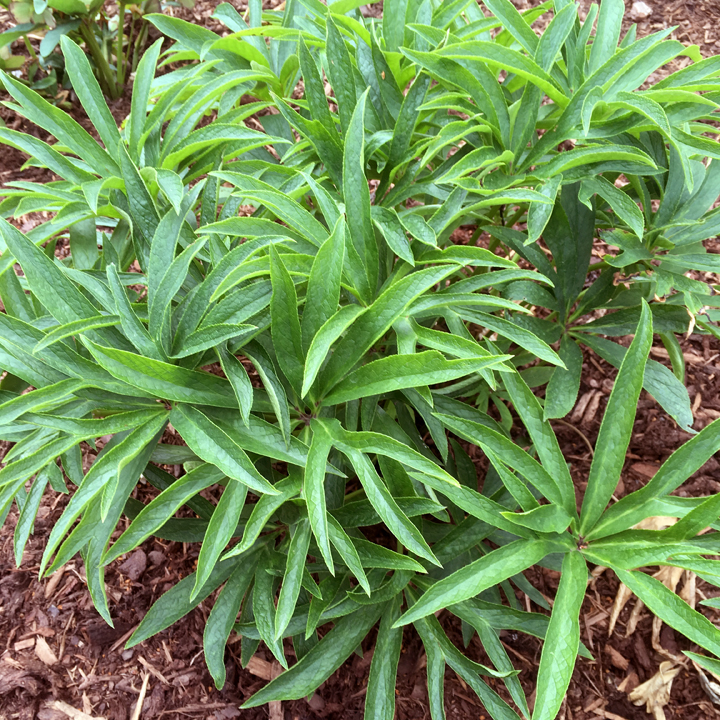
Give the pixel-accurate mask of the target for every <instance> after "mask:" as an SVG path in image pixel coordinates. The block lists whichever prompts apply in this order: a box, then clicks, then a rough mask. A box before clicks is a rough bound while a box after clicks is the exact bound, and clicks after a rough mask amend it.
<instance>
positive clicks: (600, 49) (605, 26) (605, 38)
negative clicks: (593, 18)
mask: <svg viewBox="0 0 720 720" xmlns="http://www.w3.org/2000/svg"><path fill="white" fill-rule="evenodd" d="M624 14H625V3H624V2H623V0H603V1H602V3H600V12H599V14H598V20H597V30H596V31H595V40H594V41H593V44H592V46H591V48H590V59H589V61H588V69H587V75H588V77H589V76H590V75H592V74H593V73H594V72H595V71H596V70H598V69H599V68H601V67H602V66H603V65H604V64H605V63H606V62H607V61H608V60H609V59H610V58H611V57H612V56H613V55H614V54H615V51H616V49H617V44H618V40H619V39H620V29H621V25H622V19H623V15H624Z"/></svg>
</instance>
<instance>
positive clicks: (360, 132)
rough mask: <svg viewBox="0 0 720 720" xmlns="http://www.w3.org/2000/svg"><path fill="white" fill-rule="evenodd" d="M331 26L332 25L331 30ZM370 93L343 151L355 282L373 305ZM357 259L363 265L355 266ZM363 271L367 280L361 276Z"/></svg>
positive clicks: (359, 106)
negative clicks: (366, 120)
mask: <svg viewBox="0 0 720 720" xmlns="http://www.w3.org/2000/svg"><path fill="white" fill-rule="evenodd" d="M329 27H330V24H328V28H329ZM367 92H368V91H366V92H365V93H364V94H363V95H362V97H361V98H360V99H359V101H358V103H357V105H356V106H355V109H354V111H353V114H352V117H351V119H350V124H349V125H348V130H347V133H346V134H345V147H344V151H343V188H342V190H343V198H344V200H345V213H346V215H347V227H348V235H349V240H350V243H351V244H352V247H353V248H354V251H355V252H354V253H353V252H351V248H350V246H348V253H349V254H348V259H349V260H350V261H351V265H350V267H352V268H353V271H354V272H353V281H354V282H355V283H356V287H357V290H358V292H359V293H360V298H361V300H362V301H363V302H364V304H366V305H367V304H369V303H370V302H371V300H372V298H373V297H374V295H375V290H376V288H377V283H378V271H379V269H378V248H377V242H376V241H375V231H374V230H373V224H372V217H371V214H370V189H369V187H368V183H367V179H366V177H365V155H364V147H365V124H364V115H365V103H366V101H367ZM353 257H357V258H358V259H359V261H360V264H359V265H355V264H354V263H353V262H352V258H353ZM361 268H362V272H363V276H362V277H359V276H358V274H357V273H358V271H359V270H360V269H361Z"/></svg>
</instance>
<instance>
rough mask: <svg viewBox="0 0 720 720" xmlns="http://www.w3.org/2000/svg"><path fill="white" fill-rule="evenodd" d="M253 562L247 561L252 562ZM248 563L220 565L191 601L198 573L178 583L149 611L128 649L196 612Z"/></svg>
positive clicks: (222, 563)
mask: <svg viewBox="0 0 720 720" xmlns="http://www.w3.org/2000/svg"><path fill="white" fill-rule="evenodd" d="M249 559H250V558H249V557H248V558H246V560H249ZM244 564H245V563H244V562H243V560H241V559H240V558H238V559H233V560H225V561H224V562H219V563H218V564H217V565H216V566H215V569H214V570H213V572H212V575H210V578H209V579H208V581H207V582H206V583H205V586H204V587H203V589H202V591H201V592H200V593H199V594H198V595H196V596H195V599H194V600H190V592H191V591H192V589H193V587H194V585H195V573H191V574H190V575H188V576H187V577H185V578H183V579H182V580H181V581H180V582H179V583H177V584H176V585H174V586H173V587H172V588H170V590H168V591H167V592H166V593H165V594H164V595H163V596H162V597H161V598H160V599H159V600H157V601H156V602H155V604H154V605H153V606H152V607H151V608H150V610H148V612H147V613H146V615H145V617H144V618H143V620H142V622H141V623H140V625H139V626H138V628H137V630H135V632H134V633H133V634H132V635H131V637H130V639H129V640H128V641H127V644H126V646H125V647H127V648H131V647H134V646H135V645H138V644H139V643H141V642H143V640H147V639H148V638H149V637H152V636H153V635H156V634H157V633H159V632H161V631H163V630H165V628H167V627H170V625H172V624H173V623H175V622H177V621H178V620H179V619H180V618H181V617H184V616H185V615H187V614H188V613H189V612H190V611H191V610H192V609H193V608H196V607H197V606H198V605H199V604H200V603H201V602H202V601H203V600H205V598H207V597H208V596H209V595H210V594H211V593H212V592H214V591H215V590H216V589H217V588H218V587H219V586H220V585H222V583H223V582H225V580H227V578H228V577H230V575H231V573H232V572H233V571H234V570H235V569H236V568H237V567H238V566H242V565H244Z"/></svg>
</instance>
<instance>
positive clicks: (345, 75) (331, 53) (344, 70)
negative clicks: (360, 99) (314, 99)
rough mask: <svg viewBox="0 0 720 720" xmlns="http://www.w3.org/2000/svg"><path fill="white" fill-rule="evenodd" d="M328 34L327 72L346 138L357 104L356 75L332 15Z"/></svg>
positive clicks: (328, 23)
mask: <svg viewBox="0 0 720 720" xmlns="http://www.w3.org/2000/svg"><path fill="white" fill-rule="evenodd" d="M326 33H327V35H326V39H325V43H326V45H325V53H326V56H327V65H326V66H325V72H326V73H327V76H328V80H329V81H330V85H331V86H332V88H333V91H334V93H335V97H336V98H337V106H338V115H339V116H340V125H341V127H342V133H343V136H344V135H346V134H347V131H348V128H349V127H350V120H351V118H352V115H353V111H354V110H355V103H356V102H357V95H356V89H355V74H354V72H353V65H352V61H351V59H350V53H349V52H348V50H347V47H346V46H345V40H344V39H343V36H342V34H341V33H340V31H339V30H338V28H337V25H336V24H335V21H334V20H333V18H332V16H331V15H328V18H327V27H326Z"/></svg>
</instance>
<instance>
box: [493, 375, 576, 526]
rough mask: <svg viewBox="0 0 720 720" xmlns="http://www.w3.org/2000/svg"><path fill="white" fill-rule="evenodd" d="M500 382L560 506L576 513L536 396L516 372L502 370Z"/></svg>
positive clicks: (566, 472)
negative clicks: (550, 479) (557, 492)
mask: <svg viewBox="0 0 720 720" xmlns="http://www.w3.org/2000/svg"><path fill="white" fill-rule="evenodd" d="M503 382H504V383H505V388H506V389H507V391H508V393H509V394H510V398H511V399H512V402H513V405H514V406H515V409H516V411H517V413H518V415H519V416H520V419H521V420H522V421H523V423H524V425H525V427H526V428H527V429H528V432H529V433H530V437H531V438H532V441H533V444H534V446H535V450H536V452H537V454H538V458H539V459H540V462H542V464H543V467H544V468H545V469H546V470H547V471H548V472H549V473H550V475H551V476H552V477H553V478H554V479H555V483H556V484H557V486H558V488H559V489H560V494H561V495H562V497H563V499H564V503H563V507H564V508H565V510H566V511H567V513H568V514H569V516H570V517H573V516H576V514H577V511H576V508H575V486H574V484H573V481H572V478H571V477H570V471H569V470H568V466H567V462H566V461H565V458H564V457H563V454H562V451H561V450H560V445H559V444H558V441H557V438H556V437H555V433H554V432H553V430H552V428H551V427H550V423H548V422H547V421H546V420H544V419H543V409H542V407H541V406H540V403H539V402H538V399H537V398H536V397H535V395H533V393H532V391H531V390H530V388H529V387H528V386H527V384H526V383H525V381H524V380H523V379H522V377H521V376H520V374H519V373H506V374H505V375H504V376H503ZM565 527H567V526H565ZM564 529H565V528H563V530H564ZM556 532H561V531H556Z"/></svg>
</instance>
